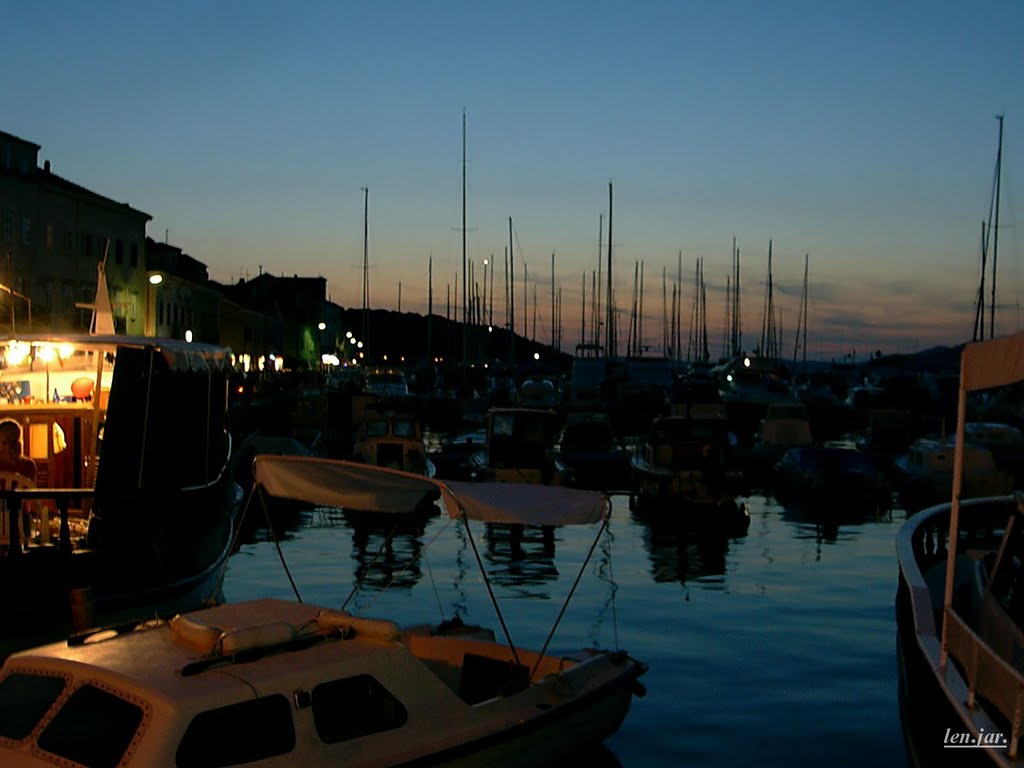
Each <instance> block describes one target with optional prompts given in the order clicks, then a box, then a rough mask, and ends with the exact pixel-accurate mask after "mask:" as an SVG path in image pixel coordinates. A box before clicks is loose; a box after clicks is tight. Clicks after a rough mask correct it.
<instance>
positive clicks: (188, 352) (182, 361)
mask: <svg viewBox="0 0 1024 768" xmlns="http://www.w3.org/2000/svg"><path fill="white" fill-rule="evenodd" d="M17 344H23V345H26V347H54V348H63V347H70V351H71V352H72V353H73V352H81V351H93V350H107V351H113V350H115V349H116V348H117V347H153V348H154V349H156V350H157V351H159V352H160V354H161V355H162V356H163V358H164V359H165V360H166V361H167V366H168V368H170V369H171V370H172V371H217V370H226V369H228V368H230V366H231V350H230V349H229V348H228V347H222V346H218V345H215V344H202V343H198V342H189V341H185V340H183V339H180V340H179V339H163V338H151V337H148V336H126V335H122V334H109V335H107V334H85V333H78V334H76V333H69V334H52V335H51V334H45V335H44V334H24V335H19V336H18V338H16V339H8V340H7V341H6V342H3V346H4V347H5V348H6V347H11V346H13V345H17Z"/></svg>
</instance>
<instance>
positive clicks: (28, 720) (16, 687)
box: [0, 673, 64, 741]
mask: <svg viewBox="0 0 1024 768" xmlns="http://www.w3.org/2000/svg"><path fill="white" fill-rule="evenodd" d="M63 690H64V678H62V677H51V676H49V675H25V674H20V673H15V674H13V675H10V676H8V677H6V678H4V679H3V680H2V681H0V738H4V739H13V740H15V741H20V740H21V739H24V738H25V737H26V736H28V735H29V734H30V733H31V732H32V729H33V728H35V727H36V725H38V723H39V721H40V720H42V719H43V715H45V714H46V713H47V711H49V709H50V707H52V706H53V702H55V701H56V700H57V697H58V696H60V694H61V691H63Z"/></svg>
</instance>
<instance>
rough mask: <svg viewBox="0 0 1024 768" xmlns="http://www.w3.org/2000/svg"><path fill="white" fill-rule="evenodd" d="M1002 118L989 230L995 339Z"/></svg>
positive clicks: (990, 334) (999, 117) (990, 332)
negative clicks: (993, 218) (993, 213)
mask: <svg viewBox="0 0 1024 768" xmlns="http://www.w3.org/2000/svg"><path fill="white" fill-rule="evenodd" d="M1003 117H1004V115H996V120H998V121H999V149H998V150H997V152H996V180H995V211H996V216H995V224H993V225H992V227H991V228H990V229H989V234H990V235H991V236H992V301H991V303H990V305H989V312H990V314H989V318H990V319H989V326H988V337H989V338H990V339H994V338H995V337H996V258H997V255H998V253H999V186H1000V183H1001V180H1002V175H1003Z"/></svg>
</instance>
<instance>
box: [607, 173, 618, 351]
mask: <svg viewBox="0 0 1024 768" xmlns="http://www.w3.org/2000/svg"><path fill="white" fill-rule="evenodd" d="M607 302H608V320H607V323H608V327H607V328H606V329H605V331H606V333H607V339H608V343H607V349H606V350H605V354H607V355H608V357H615V356H616V354H617V352H618V350H616V348H615V344H616V341H615V299H614V296H613V295H612V183H611V182H610V181H609V182H608V291H607Z"/></svg>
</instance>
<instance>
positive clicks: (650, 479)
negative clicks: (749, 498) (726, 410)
mask: <svg viewBox="0 0 1024 768" xmlns="http://www.w3.org/2000/svg"><path fill="white" fill-rule="evenodd" d="M734 441H735V438H734V437H733V435H732V434H731V432H730V431H729V423H728V421H727V420H726V419H725V418H724V415H721V414H718V415H710V414H707V415H697V416H665V417H662V418H659V419H655V421H654V424H653V425H652V426H651V430H650V432H649V433H648V435H647V437H646V438H645V440H644V442H643V444H642V445H641V446H640V448H639V449H638V450H637V452H636V453H634V454H633V459H632V467H633V483H634V487H635V489H636V498H635V504H636V505H637V507H638V508H641V509H643V508H645V507H647V508H651V507H656V508H658V509H661V510H664V511H667V512H670V513H672V514H675V515H677V516H678V517H680V518H681V519H683V520H690V521H691V522H693V523H695V524H700V525H704V524H708V523H711V524H714V525H719V524H721V525H726V526H728V527H730V528H733V527H735V526H737V525H743V526H745V525H747V524H749V520H750V519H749V516H748V515H747V513H746V508H745V505H742V504H741V503H739V502H738V501H737V499H738V498H739V497H740V496H741V495H742V493H743V491H744V490H745V489H744V483H745V481H744V478H743V474H742V473H741V472H740V471H739V470H738V469H736V468H735V465H734V464H733V457H732V451H733V447H734Z"/></svg>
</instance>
